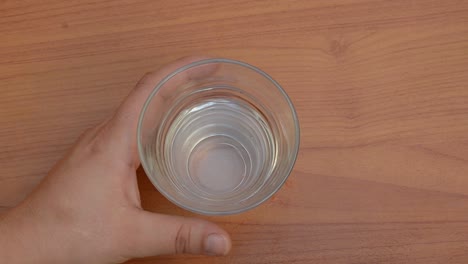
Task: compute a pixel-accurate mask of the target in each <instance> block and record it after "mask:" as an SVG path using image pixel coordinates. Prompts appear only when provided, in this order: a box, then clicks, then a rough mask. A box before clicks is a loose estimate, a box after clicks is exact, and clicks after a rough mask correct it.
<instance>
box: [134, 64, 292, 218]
mask: <svg viewBox="0 0 468 264" xmlns="http://www.w3.org/2000/svg"><path fill="white" fill-rule="evenodd" d="M210 63H225V64H234V65H238V66H241V67H245V68H247V69H250V70H253V71H255V72H257V73H258V74H260V75H262V76H263V77H264V78H266V79H267V80H268V81H270V82H271V83H272V84H273V85H274V86H275V87H276V88H277V89H278V90H279V91H280V93H281V94H282V96H283V99H285V100H286V102H287V104H288V106H289V109H290V110H291V113H292V115H293V121H294V130H295V137H296V138H295V142H294V147H293V155H294V157H293V158H292V162H291V163H290V165H289V168H288V169H287V173H286V175H285V176H284V178H283V179H281V182H280V183H279V184H278V185H277V186H275V188H274V189H273V190H272V191H271V192H269V193H268V195H265V197H263V198H262V199H260V200H259V201H257V202H255V203H253V204H251V205H249V206H246V207H243V208H240V209H237V210H232V211H206V210H200V209H196V208H192V207H189V206H186V205H184V204H183V203H180V202H179V201H177V200H176V199H175V198H174V197H173V196H172V195H170V194H169V193H167V192H166V191H165V190H164V188H162V187H160V186H159V184H158V182H157V181H156V180H155V179H154V177H152V174H151V173H149V169H147V168H148V164H147V163H146V160H145V159H144V158H143V157H145V154H144V151H143V144H142V142H141V141H142V140H141V137H140V135H141V130H142V126H143V120H144V117H145V114H146V110H147V108H148V107H149V105H150V104H151V101H152V100H153V98H154V96H155V95H156V94H157V92H158V91H159V90H160V89H161V87H163V86H164V85H165V84H166V82H168V81H169V80H170V79H172V78H173V77H174V76H176V75H178V74H180V73H182V72H184V71H186V70H188V69H191V68H194V67H198V66H201V65H205V64H210ZM136 136H137V146H138V155H139V158H140V163H141V166H142V167H143V170H144V171H145V173H146V176H147V178H148V179H149V180H150V181H151V183H152V184H153V185H154V187H156V189H157V190H158V191H159V192H160V193H161V194H162V195H163V196H164V197H165V198H166V199H168V200H169V201H170V202H172V203H173V204H175V205H177V206H179V207H180V208H183V209H185V210H187V211H190V212H193V213H198V214H203V215H231V214H238V213H242V212H245V211H248V210H250V209H253V208H255V207H257V206H259V205H260V204H262V203H264V202H265V201H266V200H268V199H270V198H271V197H272V196H273V195H274V194H275V193H276V192H278V190H279V189H280V188H281V187H282V186H283V185H284V184H285V182H286V180H287V179H288V178H289V176H290V175H291V172H292V170H293V168H294V165H295V163H296V160H297V156H298V153H299V145H300V126H299V118H298V116H297V112H296V109H295V108H294V105H293V103H292V101H291V99H290V98H289V96H288V94H287V93H286V91H285V90H284V89H283V88H282V87H281V85H280V84H279V83H278V82H277V81H275V80H274V79H273V78H272V77H271V76H270V75H268V74H267V73H266V72H264V71H263V70H261V69H259V68H257V67H255V66H253V65H250V64H248V63H245V62H241V61H237V60H232V59H226V58H211V59H202V60H198V61H194V62H191V63H189V64H186V65H184V66H182V67H180V68H178V69H176V70H174V71H173V72H171V73H169V74H168V75H166V77H164V78H163V79H161V81H159V83H158V84H157V85H156V86H155V88H153V91H151V93H150V94H149V95H148V98H147V99H146V101H145V103H144V104H143V107H142V109H141V112H140V116H139V118H138V125H137V135H136Z"/></svg>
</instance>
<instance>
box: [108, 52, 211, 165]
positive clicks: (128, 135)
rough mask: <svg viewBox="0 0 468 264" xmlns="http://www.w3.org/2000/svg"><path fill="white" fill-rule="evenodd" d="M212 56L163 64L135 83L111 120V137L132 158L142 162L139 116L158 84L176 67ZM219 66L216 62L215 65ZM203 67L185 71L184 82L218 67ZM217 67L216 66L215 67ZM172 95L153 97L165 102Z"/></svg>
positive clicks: (137, 163) (193, 57)
mask: <svg viewBox="0 0 468 264" xmlns="http://www.w3.org/2000/svg"><path fill="white" fill-rule="evenodd" d="M204 59H208V57H206V56H191V57H185V58H182V59H179V60H177V61H174V62H172V63H170V64H167V65H166V66H164V67H162V68H161V69H159V70H158V71H155V72H150V73H147V74H146V75H145V76H144V77H143V78H142V79H141V80H140V81H139V82H138V83H137V85H136V86H135V88H134V89H133V90H132V91H131V92H130V93H129V94H128V96H127V97H126V99H125V100H124V101H123V102H122V104H121V105H120V106H119V108H118V109H117V111H116V113H115V115H114V116H113V117H112V119H111V120H110V121H109V126H110V127H109V131H110V133H111V136H110V138H112V139H114V140H116V141H117V142H118V144H119V145H120V146H124V147H125V150H126V151H127V153H130V158H131V160H132V161H133V162H135V165H136V166H138V165H139V158H138V153H137V152H138V151H137V143H136V140H137V124H138V118H139V115H140V113H141V110H142V108H143V105H144V103H145V102H146V100H147V99H148V97H149V96H150V94H151V92H152V91H153V89H154V88H155V87H156V85H157V84H158V83H159V82H160V81H161V80H163V79H164V78H165V77H166V76H168V75H169V74H170V73H172V72H174V71H175V70H177V69H179V68H181V67H183V66H185V65H187V64H190V63H193V62H196V61H199V60H204ZM211 66H213V67H215V65H211ZM213 67H211V68H206V67H205V68H201V69H193V70H188V71H184V72H182V73H181V75H180V77H179V78H178V80H180V81H181V82H184V81H190V80H191V79H194V78H201V77H203V76H207V75H210V74H211V73H212V72H213V71H214V70H215V68H213ZM212 68H213V69H212ZM167 96H168V94H167V92H166V94H164V93H161V94H159V93H158V94H157V95H155V97H154V98H153V100H156V101H155V102H156V103H158V102H160V103H163V101H164V98H165V97H167Z"/></svg>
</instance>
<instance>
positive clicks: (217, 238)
mask: <svg viewBox="0 0 468 264" xmlns="http://www.w3.org/2000/svg"><path fill="white" fill-rule="evenodd" d="M226 247H227V243H226V239H225V238H224V237H223V236H222V235H218V234H210V235H208V236H207V237H206V238H205V254H207V255H212V256H215V255H224V254H226Z"/></svg>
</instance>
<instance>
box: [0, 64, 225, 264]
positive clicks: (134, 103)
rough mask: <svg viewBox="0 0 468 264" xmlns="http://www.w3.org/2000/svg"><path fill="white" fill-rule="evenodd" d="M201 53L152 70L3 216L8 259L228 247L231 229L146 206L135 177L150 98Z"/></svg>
mask: <svg viewBox="0 0 468 264" xmlns="http://www.w3.org/2000/svg"><path fill="white" fill-rule="evenodd" d="M199 59H201V58H194V57H192V58H185V59H181V60H179V61H177V62H174V63H172V64H170V65H167V66H166V67H164V68H162V69H161V70H160V71H158V72H153V73H149V74H146V75H145V76H144V77H143V79H141V80H140V82H139V83H138V84H137V85H136V87H135V89H134V90H133V91H132V92H131V93H130V94H129V95H128V97H127V98H126V100H125V101H124V102H123V103H122V105H121V106H120V107H119V109H118V110H117V111H116V113H115V114H114V115H113V116H112V117H110V118H109V119H108V120H106V121H104V122H103V123H101V124H99V125H98V126H96V127H94V128H92V129H89V130H88V131H86V132H85V133H84V134H83V135H82V136H81V137H80V138H79V140H78V141H77V143H76V144H75V145H74V146H73V147H72V149H71V150H70V151H69V152H68V154H67V155H66V156H65V157H64V158H63V159H62V160H61V161H60V162H58V164H56V166H55V167H54V168H53V169H52V170H51V172H50V173H49V174H48V175H47V176H46V177H45V178H44V180H43V181H42V182H41V183H40V185H39V186H38V188H37V189H36V190H35V191H34V192H33V193H32V194H31V195H30V196H29V197H28V198H27V199H26V200H25V201H24V202H22V203H21V204H20V205H19V206H17V207H16V208H13V209H12V210H11V211H9V212H7V213H6V215H5V216H3V218H1V219H0V234H1V235H0V262H1V263H120V262H124V261H126V260H128V259H130V258H135V257H145V256H153V255H162V254H174V253H176V254H177V253H193V254H208V255H225V254H227V253H228V251H229V250H230V247H231V241H230V238H229V235H228V234H227V233H226V232H225V231H224V230H222V229H221V228H220V227H218V226H217V225H215V224H213V223H210V222H207V221H204V220H199V219H192V218H184V217H178V216H168V215H161V214H157V213H151V212H148V211H144V210H143V209H142V208H141V202H140V194H139V191H138V186H137V181H136V173H135V171H136V168H137V167H138V166H139V164H140V161H139V158H138V153H137V144H136V127H137V119H138V116H139V113H140V110H141V108H142V106H143V103H144V102H145V100H146V98H147V97H148V95H149V94H150V92H151V91H152V89H153V88H154V87H155V85H156V84H157V83H158V82H159V81H160V80H161V79H162V78H164V77H165V76H166V75H167V74H169V73H170V72H172V71H173V70H175V69H177V68H179V67H181V66H182V65H185V64H187V63H190V62H192V61H194V60H199ZM191 74H196V73H191ZM188 77H190V76H188Z"/></svg>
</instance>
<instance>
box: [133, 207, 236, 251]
mask: <svg viewBox="0 0 468 264" xmlns="http://www.w3.org/2000/svg"><path fill="white" fill-rule="evenodd" d="M133 224H134V225H135V228H136V232H133V235H134V236H136V237H134V244H135V248H134V250H135V251H136V252H131V254H132V255H134V257H147V256H156V255H165V254H184V253H188V254H203V255H226V254H227V253H228V252H229V250H230V249H231V240H230V238H229V235H228V234H227V233H226V231H224V230H223V229H221V228H220V227H218V226H217V225H216V224H214V223H211V222H208V221H205V220H200V219H195V218H186V217H180V216H169V215H161V214H155V213H151V212H146V211H139V212H138V216H137V217H136V219H134V223H133Z"/></svg>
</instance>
